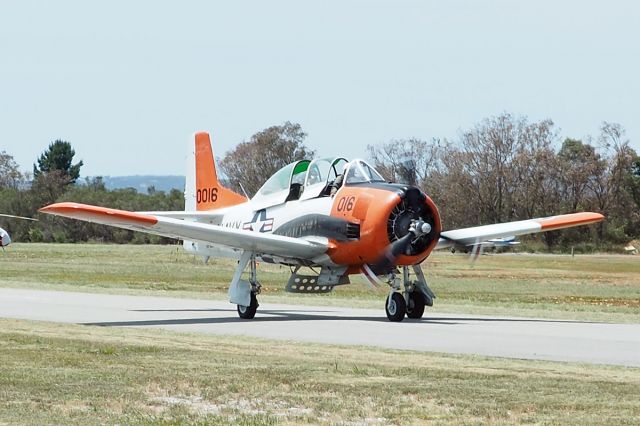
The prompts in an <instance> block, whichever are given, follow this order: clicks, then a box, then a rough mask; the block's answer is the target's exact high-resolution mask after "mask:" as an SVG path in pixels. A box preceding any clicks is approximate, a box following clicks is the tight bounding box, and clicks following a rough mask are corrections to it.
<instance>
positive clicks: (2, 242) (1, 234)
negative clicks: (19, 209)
mask: <svg viewBox="0 0 640 426" xmlns="http://www.w3.org/2000/svg"><path fill="white" fill-rule="evenodd" d="M0 217H8V218H11V219H24V220H32V221H35V222H37V221H38V219H34V218H32V217H24V216H15V215H12V214H5V213H0ZM9 244H11V237H10V236H9V233H8V232H7V231H5V230H4V229H2V228H0V247H2V249H3V250H4V248H5V247H6V246H8V245H9Z"/></svg>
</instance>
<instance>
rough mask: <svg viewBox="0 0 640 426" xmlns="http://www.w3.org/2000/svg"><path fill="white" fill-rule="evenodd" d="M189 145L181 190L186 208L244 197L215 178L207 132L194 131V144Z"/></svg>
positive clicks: (226, 204)
mask: <svg viewBox="0 0 640 426" xmlns="http://www.w3.org/2000/svg"><path fill="white" fill-rule="evenodd" d="M189 147H190V149H189V151H188V155H187V180H186V185H185V191H184V201H185V203H184V204H185V206H184V208H185V210H186V211H201V210H214V209H219V208H222V207H229V206H233V205H236V204H241V203H244V202H246V201H247V199H246V198H245V197H243V196H242V195H240V194H237V193H235V192H233V191H231V190H230V189H227V188H225V187H224V186H222V185H221V184H220V182H218V174H217V173H216V164H215V162H214V160H213V151H212V150H211V139H210V137H209V133H207V132H198V133H196V134H195V135H194V144H193V145H191V144H190V145H189Z"/></svg>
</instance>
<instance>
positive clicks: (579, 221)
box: [537, 212, 604, 231]
mask: <svg viewBox="0 0 640 426" xmlns="http://www.w3.org/2000/svg"><path fill="white" fill-rule="evenodd" d="M603 220H604V216H603V215H601V214H600V213H591V212H584V213H571V214H563V215H560V216H552V217H547V218H544V219H538V220H537V222H538V223H539V224H540V226H541V227H542V230H543V231H553V230H554V229H562V228H571V227H573V226H580V225H588V224H590V223H597V222H601V221H603Z"/></svg>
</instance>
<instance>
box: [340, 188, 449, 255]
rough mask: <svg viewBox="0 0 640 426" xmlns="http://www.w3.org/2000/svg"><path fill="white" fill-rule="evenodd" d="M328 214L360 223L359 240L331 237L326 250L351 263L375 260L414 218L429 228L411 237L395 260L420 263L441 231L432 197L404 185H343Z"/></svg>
mask: <svg viewBox="0 0 640 426" xmlns="http://www.w3.org/2000/svg"><path fill="white" fill-rule="evenodd" d="M331 215H332V216H334V217H340V218H343V219H345V220H348V221H350V222H352V223H356V224H358V225H359V226H360V238H359V239H358V240H352V241H344V242H339V241H333V242H332V244H331V249H330V250H329V256H330V257H331V259H332V260H333V261H334V262H335V263H338V264H343V265H344V264H346V265H351V266H354V267H357V266H361V265H363V264H374V263H375V262H376V261H378V260H379V259H380V256H382V255H383V254H384V253H385V250H388V248H389V247H390V245H391V244H392V243H393V242H395V241H397V240H399V239H400V238H402V237H404V236H406V235H407V233H409V229H410V227H411V225H412V223H416V221H421V222H424V223H428V224H429V226H430V228H431V230H430V231H429V232H427V233H425V234H422V235H420V236H419V237H417V238H415V239H413V240H412V241H411V244H409V246H408V247H407V249H406V251H405V253H403V254H401V255H400V256H399V257H398V258H397V259H396V260H395V264H397V265H411V264H416V263H420V262H422V261H423V260H424V259H426V258H427V256H429V254H430V253H431V251H432V250H433V248H434V247H435V245H436V243H437V241H438V237H439V235H440V231H441V223H440V215H439V213H438V209H437V207H436V205H435V204H434V203H433V201H432V200H431V198H429V197H428V196H427V195H425V194H424V193H423V192H422V191H420V189H419V188H416V187H412V186H407V185H398V184H387V183H377V182H376V183H367V184H362V185H352V186H346V187H343V188H341V189H340V191H339V192H338V193H337V194H336V196H335V199H334V202H333V207H332V210H331Z"/></svg>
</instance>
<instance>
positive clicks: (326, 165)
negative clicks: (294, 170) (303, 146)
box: [300, 157, 348, 200]
mask: <svg viewBox="0 0 640 426" xmlns="http://www.w3.org/2000/svg"><path fill="white" fill-rule="evenodd" d="M345 164H348V162H347V160H346V159H345V158H342V157H330V158H318V159H317V160H313V161H312V162H311V164H309V169H308V170H307V177H306V179H305V182H304V192H303V193H302V196H301V197H300V199H301V200H308V199H310V198H316V197H320V196H321V195H328V194H329V185H331V183H333V181H334V180H335V179H336V177H338V175H339V174H341V173H342V170H343V168H344V166H345Z"/></svg>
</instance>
